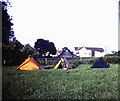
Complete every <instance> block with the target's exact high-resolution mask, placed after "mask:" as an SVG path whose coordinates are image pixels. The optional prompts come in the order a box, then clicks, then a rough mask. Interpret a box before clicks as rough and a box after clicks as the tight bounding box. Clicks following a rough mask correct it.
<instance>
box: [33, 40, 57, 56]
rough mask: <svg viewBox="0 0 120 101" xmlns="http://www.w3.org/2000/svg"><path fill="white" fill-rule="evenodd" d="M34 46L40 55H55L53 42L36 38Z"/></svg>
mask: <svg viewBox="0 0 120 101" xmlns="http://www.w3.org/2000/svg"><path fill="white" fill-rule="evenodd" d="M34 47H35V49H36V50H38V51H39V55H40V57H45V56H50V54H52V55H55V54H56V51H57V50H56V48H55V45H54V43H53V42H49V41H48V40H44V39H37V41H36V42H35V45H34Z"/></svg>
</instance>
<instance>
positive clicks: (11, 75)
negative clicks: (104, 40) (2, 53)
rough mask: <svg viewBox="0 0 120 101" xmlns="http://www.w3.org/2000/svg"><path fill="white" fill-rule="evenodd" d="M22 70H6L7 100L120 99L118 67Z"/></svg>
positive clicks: (87, 66)
mask: <svg viewBox="0 0 120 101" xmlns="http://www.w3.org/2000/svg"><path fill="white" fill-rule="evenodd" d="M90 66H91V65H89V64H84V65H79V66H78V67H77V68H75V69H70V70H63V69H57V70H53V69H46V70H37V71H20V70H16V68H17V67H16V66H13V67H3V70H2V71H3V72H2V74H3V75H2V83H3V84H2V86H3V88H2V91H3V92H2V94H3V99H97V100H98V99H118V65H117V64H110V68H94V69H93V68H90Z"/></svg>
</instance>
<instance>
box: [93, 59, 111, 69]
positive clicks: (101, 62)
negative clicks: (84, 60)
mask: <svg viewBox="0 0 120 101" xmlns="http://www.w3.org/2000/svg"><path fill="white" fill-rule="evenodd" d="M109 67H110V65H109V64H107V63H106V62H105V61H104V60H103V58H102V57H100V58H98V59H97V61H95V62H94V63H93V65H92V66H91V68H109Z"/></svg>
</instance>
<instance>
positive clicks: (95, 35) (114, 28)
mask: <svg viewBox="0 0 120 101" xmlns="http://www.w3.org/2000/svg"><path fill="white" fill-rule="evenodd" d="M11 4H12V8H10V10H9V13H10V14H11V15H12V16H13V21H12V22H13V23H14V26H13V28H14V32H15V33H14V34H15V37H16V38H17V40H19V41H20V42H21V43H22V44H28V43H29V44H30V45H31V46H32V47H34V43H35V42H36V41H37V39H39V38H42V39H45V40H49V41H50V42H53V43H54V44H55V47H56V49H58V48H59V49H61V48H63V47H68V48H69V49H70V50H73V48H74V47H82V46H87V47H100V48H104V49H105V47H106V48H107V51H117V50H118V2H117V0H116V1H115V0H24V1H23V0H11Z"/></svg>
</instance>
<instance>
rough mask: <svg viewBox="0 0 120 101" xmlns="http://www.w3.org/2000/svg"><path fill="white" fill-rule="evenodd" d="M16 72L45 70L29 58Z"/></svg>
mask: <svg viewBox="0 0 120 101" xmlns="http://www.w3.org/2000/svg"><path fill="white" fill-rule="evenodd" d="M16 70H44V68H43V66H41V65H40V64H39V63H37V62H36V61H35V60H34V59H33V58H28V59H26V60H25V61H24V62H23V63H22V64H21V65H20V66H18V67H17V68H16Z"/></svg>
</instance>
